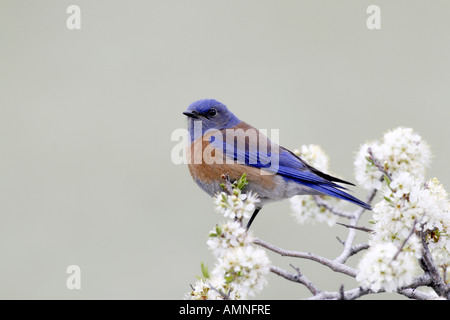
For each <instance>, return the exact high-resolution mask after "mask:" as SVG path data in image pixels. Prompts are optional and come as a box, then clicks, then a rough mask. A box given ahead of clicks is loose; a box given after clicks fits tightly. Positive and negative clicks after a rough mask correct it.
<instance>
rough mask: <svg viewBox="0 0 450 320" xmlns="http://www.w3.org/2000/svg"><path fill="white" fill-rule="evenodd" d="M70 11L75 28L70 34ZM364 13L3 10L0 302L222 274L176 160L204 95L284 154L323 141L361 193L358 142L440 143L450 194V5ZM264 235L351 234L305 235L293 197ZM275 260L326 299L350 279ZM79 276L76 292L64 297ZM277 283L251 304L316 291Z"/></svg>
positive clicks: (189, 4) (39, 4) (8, 4)
mask: <svg viewBox="0 0 450 320" xmlns="http://www.w3.org/2000/svg"><path fill="white" fill-rule="evenodd" d="M70 4H78V5H79V6H80V7H81V30H73V31H70V30H68V29H67V28H66V18H67V17H68V15H67V14H66V8H67V6H68V5H70ZM370 4H374V2H372V1H370V2H369V1H359V0H358V1H261V0H258V1H256V0H255V1H106V0H104V1H98V0H97V1H70V2H69V1H17V0H15V1H12V0H11V1H5V0H1V1H0V43H1V49H0V214H1V222H0V257H1V260H0V298H11V299H15V298H25V299H29V298H40V299H48V298H61V299H78V298H86V299H89V298H99V299H100V298H102V299H103V298H105V299H108V298H125V299H131V298H138V299H179V298H182V297H183V295H184V294H185V292H187V291H188V290H189V283H194V282H195V280H196V278H195V276H196V275H199V274H200V262H201V261H204V262H205V263H207V264H208V265H209V266H210V268H212V267H213V262H214V260H213V258H212V256H211V254H210V253H209V251H208V249H207V246H206V239H207V234H208V232H209V230H211V229H212V228H213V226H214V225H215V224H216V223H217V222H219V221H222V220H223V218H222V217H220V216H218V214H216V213H215V212H214V210H213V203H212V201H211V199H210V198H209V197H208V196H207V195H206V194H204V193H203V192H202V191H201V190H200V189H199V188H197V186H195V185H194V183H193V182H192V181H191V178H190V176H189V173H188V170H187V168H186V166H184V165H179V166H176V165H174V164H173V163H172V162H171V158H170V153H171V149H172V148H173V146H174V145H175V142H172V141H171V140H170V135H171V133H172V131H173V130H175V129H177V128H183V127H185V125H186V120H185V119H184V116H183V115H182V114H181V112H182V111H184V110H185V108H186V107H187V105H188V104H190V103H191V102H192V101H194V100H197V99H200V98H216V99H218V100H219V101H222V102H223V103H225V104H226V105H228V106H229V108H230V109H231V110H232V111H233V112H234V113H235V114H236V115H237V116H238V117H239V118H241V119H244V120H246V121H247V122H250V123H251V124H252V125H254V126H255V127H257V128H266V129H270V128H277V129H280V140H281V143H282V145H284V146H286V147H288V148H291V149H294V148H297V147H299V146H300V145H302V144H309V143H315V144H319V145H321V146H322V147H323V148H324V149H325V150H326V152H327V153H328V154H329V156H330V158H331V170H332V171H333V172H334V173H337V174H339V175H341V176H342V177H345V178H346V179H348V180H352V181H354V176H353V159H354V153H355V151H357V150H358V148H359V146H360V144H361V143H363V142H364V141H366V140H370V139H377V138H380V137H381V136H382V134H383V133H384V132H385V131H386V130H388V129H392V128H395V127H397V126H400V125H402V126H410V127H412V128H414V129H415V130H416V131H417V132H418V133H420V134H421V135H422V137H423V138H424V139H425V140H426V141H428V143H429V144H430V145H431V147H432V151H433V154H434V158H433V162H432V166H431V168H430V169H429V170H428V174H427V175H428V176H429V177H433V176H437V177H438V178H439V179H440V181H441V182H442V183H444V186H446V187H447V189H448V188H449V186H450V175H449V173H448V158H449V156H450V148H449V143H448V140H447V138H448V136H449V133H450V129H449V125H448V121H449V115H450V112H449V101H450V90H449V87H450V72H449V67H450V41H449V40H450V39H449V37H450V32H449V30H450V19H449V10H450V3H449V2H448V1H436V0H435V1H376V4H378V5H379V6H380V7H381V18H382V25H381V26H382V29H381V30H374V31H371V30H368V29H367V28H366V19H367V17H368V15H367V14H366V8H367V6H368V5H370ZM355 194H356V195H357V196H360V197H364V196H365V191H364V190H362V189H361V188H355ZM368 218H370V215H366V217H365V220H367V219H368ZM252 229H253V231H254V232H255V235H256V236H257V237H260V238H262V239H264V240H266V241H269V242H271V243H273V244H275V245H278V246H280V247H284V248H288V249H293V250H301V251H311V252H315V253H318V254H321V255H324V256H326V257H329V258H334V257H335V256H336V255H337V254H338V253H340V250H341V245H340V244H339V243H338V241H336V239H335V237H336V236H339V237H341V238H344V237H345V235H346V230H345V229H344V228H343V227H340V226H334V227H332V228H328V227H327V226H324V225H319V224H316V225H298V224H297V223H295V221H294V219H293V217H292V216H291V214H290V209H289V203H288V202H281V203H276V204H271V205H270V206H267V207H266V208H265V209H264V210H263V211H262V212H261V214H260V216H259V217H258V219H256V221H255V223H254V224H253V226H252ZM358 240H359V241H364V240H365V236H364V235H361V237H360V239H358ZM269 255H270V258H271V259H272V261H273V262H274V264H276V265H277V266H280V267H282V268H284V269H290V267H289V263H294V264H295V265H297V266H299V267H300V268H301V270H302V272H303V273H304V274H305V275H306V276H308V277H309V278H310V279H311V280H313V281H315V282H316V284H317V285H318V286H319V287H320V288H321V289H325V290H338V288H339V285H340V284H341V283H345V288H347V289H350V288H351V287H353V286H354V285H355V282H354V281H353V280H347V278H345V277H343V276H340V275H337V274H335V273H333V272H331V271H330V270H328V269H326V268H325V267H322V266H319V265H317V264H314V263H311V262H309V261H303V260H295V259H288V258H282V257H278V256H276V255H274V254H272V253H270V254H269ZM356 262H357V259H355V258H351V259H350V264H351V265H354V264H355V263H356ZM71 264H76V265H79V266H80V267H81V270H82V278H81V280H82V284H81V285H82V289H81V290H72V291H70V290H68V289H67V288H66V278H67V276H68V275H67V274H66V273H65V271H66V267H67V266H68V265H71ZM269 285H270V286H269V287H268V288H266V289H265V290H264V291H263V292H262V293H261V294H259V295H258V296H257V298H261V299H263V298H273V299H297V298H302V297H306V296H307V295H308V292H307V290H306V289H305V288H304V287H303V286H300V285H297V284H293V283H288V282H287V281H286V280H283V279H280V278H278V277H277V276H275V275H270V276H269ZM383 297H385V298H386V297H388V298H390V297H394V296H391V295H383ZM369 298H377V296H372V297H369Z"/></svg>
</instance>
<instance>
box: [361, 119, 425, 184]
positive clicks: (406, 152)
mask: <svg viewBox="0 0 450 320" xmlns="http://www.w3.org/2000/svg"><path fill="white" fill-rule="evenodd" d="M369 147H370V148H371V150H372V153H373V155H374V157H375V159H376V160H377V161H378V162H379V163H380V165H381V166H383V169H384V170H386V171H387V172H389V173H390V174H393V173H395V172H400V171H405V172H409V173H411V174H413V175H414V176H416V177H418V178H420V179H424V177H425V168H426V167H428V166H429V164H430V159H431V151H430V147H429V146H428V144H427V143H426V142H425V141H423V140H422V138H421V137H420V136H419V135H418V134H417V133H415V132H413V130H412V129H411V128H402V127H399V128H397V129H395V130H392V131H388V132H387V133H386V134H385V135H384V137H383V139H382V141H374V142H371V143H366V144H364V145H362V146H361V148H360V150H359V152H358V153H357V155H356V158H355V162H354V165H355V177H356V181H357V182H358V184H360V185H361V186H362V187H364V188H365V189H368V190H369V189H372V188H375V189H377V190H379V189H380V188H381V182H380V179H381V177H382V173H381V172H380V171H379V170H378V168H377V167H376V166H375V165H374V163H373V162H372V161H370V160H368V158H369V153H368V149H369Z"/></svg>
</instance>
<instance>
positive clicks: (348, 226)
mask: <svg viewBox="0 0 450 320" xmlns="http://www.w3.org/2000/svg"><path fill="white" fill-rule="evenodd" d="M336 224H339V225H341V226H344V227H346V228H352V229H356V230H360V231H364V232H368V233H372V232H373V230H372V229H369V228H366V227H358V226H352V225H349V224H345V223H340V222H336Z"/></svg>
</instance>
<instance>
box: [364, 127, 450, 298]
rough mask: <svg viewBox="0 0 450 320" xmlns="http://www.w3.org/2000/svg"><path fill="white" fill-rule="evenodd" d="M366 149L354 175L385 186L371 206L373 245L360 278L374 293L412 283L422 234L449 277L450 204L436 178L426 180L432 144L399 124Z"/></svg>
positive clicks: (368, 183)
mask: <svg viewBox="0 0 450 320" xmlns="http://www.w3.org/2000/svg"><path fill="white" fill-rule="evenodd" d="M368 148H369V145H368V144H365V145H363V146H362V147H361V150H360V152H359V153H358V155H357V158H356V160H355V167H356V172H355V173H356V176H357V179H358V182H359V183H361V184H363V185H364V186H365V187H371V188H375V189H381V195H382V197H383V199H382V200H381V201H380V202H378V203H377V204H376V205H375V207H374V209H373V221H372V223H373V232H372V235H371V238H370V241H369V245H370V248H369V250H368V251H367V252H366V253H365V255H364V256H363V258H362V259H361V260H360V262H359V264H358V270H359V273H358V275H357V278H356V279H357V281H359V282H360V284H362V285H365V286H366V287H368V288H370V289H371V290H373V291H375V292H378V291H380V290H381V289H384V290H385V291H388V292H391V291H396V290H398V289H399V288H401V287H403V286H406V285H408V284H410V283H411V281H413V279H414V277H415V276H417V275H418V274H419V272H420V264H419V259H420V258H421V257H422V255H423V245H422V237H425V240H426V245H427V246H428V249H429V250H430V252H431V254H432V258H433V260H434V262H435V264H436V266H438V268H439V269H440V271H441V273H442V276H443V277H444V279H445V278H448V275H444V273H446V272H448V271H447V264H448V263H449V261H450V239H449V232H450V202H449V201H448V196H447V192H446V191H445V189H444V188H443V186H442V184H440V183H439V181H438V180H437V179H436V178H434V179H431V180H428V181H425V169H426V167H427V166H428V165H429V160H430V151H429V147H428V145H427V144H426V143H425V142H424V141H423V140H422V138H421V137H420V136H419V135H418V134H417V133H414V132H413V131H412V129H408V128H398V129H396V130H393V131H390V132H388V133H386V134H385V135H384V139H383V141H382V142H374V143H372V144H370V148H371V149H372V152H371V153H370V152H367V149H368ZM383 177H384V179H383ZM382 181H386V184H385V186H384V187H383V184H382Z"/></svg>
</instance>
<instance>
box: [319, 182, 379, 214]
mask: <svg viewBox="0 0 450 320" xmlns="http://www.w3.org/2000/svg"><path fill="white" fill-rule="evenodd" d="M310 187H311V188H313V189H315V190H317V191H319V192H321V193H323V194H325V195H328V196H332V197H335V198H338V199H342V200H346V201H349V202H351V203H354V204H356V205H358V206H360V207H362V208H364V209H366V210H372V207H371V206H370V205H369V204H367V203H365V202H364V201H361V200H359V199H358V198H355V197H354V196H352V195H350V194H348V193H347V192H344V191H342V190H339V189H337V188H339V187H340V186H339V185H327V184H320V185H318V184H316V185H314V184H311V186H310Z"/></svg>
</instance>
